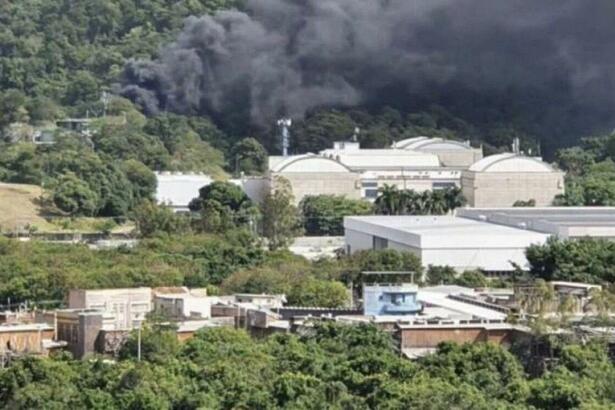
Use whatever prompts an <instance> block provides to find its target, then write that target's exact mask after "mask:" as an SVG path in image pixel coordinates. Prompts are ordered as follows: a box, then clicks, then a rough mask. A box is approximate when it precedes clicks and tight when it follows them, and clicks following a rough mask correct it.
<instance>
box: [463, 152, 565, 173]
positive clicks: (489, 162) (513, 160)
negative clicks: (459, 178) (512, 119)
mask: <svg viewBox="0 0 615 410" xmlns="http://www.w3.org/2000/svg"><path fill="white" fill-rule="evenodd" d="M469 171H473V172H555V170H554V169H553V168H552V167H551V166H550V165H549V164H547V163H546V162H543V161H542V160H541V159H539V158H533V157H526V156H522V155H517V154H514V153H510V152H509V153H504V154H496V155H490V156H488V157H485V158H483V159H481V160H479V161H477V162H475V163H474V164H472V166H471V167H470V168H469Z"/></svg>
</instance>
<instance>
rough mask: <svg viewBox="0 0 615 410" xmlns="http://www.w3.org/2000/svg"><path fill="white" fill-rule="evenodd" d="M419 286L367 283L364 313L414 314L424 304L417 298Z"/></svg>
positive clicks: (364, 296)
mask: <svg viewBox="0 0 615 410" xmlns="http://www.w3.org/2000/svg"><path fill="white" fill-rule="evenodd" d="M417 291H418V287H417V286H416V285H413V284H407V283H401V284H372V285H368V284H365V285H364V286H363V314H364V315H371V316H390V315H413V314H417V313H419V312H421V310H422V309H423V306H422V305H421V303H420V302H418V301H417V300H416V294H417Z"/></svg>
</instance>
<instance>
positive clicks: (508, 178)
mask: <svg viewBox="0 0 615 410" xmlns="http://www.w3.org/2000/svg"><path fill="white" fill-rule="evenodd" d="M461 187H462V190H463V195H464V196H465V198H466V199H467V201H468V205H469V206H470V207H511V206H513V205H514V203H515V202H516V201H520V200H521V201H529V200H534V201H535V202H536V206H549V205H551V204H552V202H553V200H554V199H555V197H556V196H557V195H560V194H563V193H564V173H563V172H561V171H557V170H555V169H554V168H553V167H551V166H550V165H549V164H547V163H546V162H543V161H542V160H540V159H539V158H534V157H527V156H524V155H521V154H515V153H505V154H497V155H491V156H488V157H485V158H483V159H481V160H480V161H478V162H476V163H474V164H472V166H470V168H468V169H467V170H464V171H463V172H462V174H461Z"/></svg>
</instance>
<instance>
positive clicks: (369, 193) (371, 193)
mask: <svg viewBox="0 0 615 410" xmlns="http://www.w3.org/2000/svg"><path fill="white" fill-rule="evenodd" d="M365 198H378V190H377V189H366V190H365Z"/></svg>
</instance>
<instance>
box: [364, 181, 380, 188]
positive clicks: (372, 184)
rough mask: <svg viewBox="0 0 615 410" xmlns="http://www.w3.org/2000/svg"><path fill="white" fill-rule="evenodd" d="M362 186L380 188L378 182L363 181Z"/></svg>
mask: <svg viewBox="0 0 615 410" xmlns="http://www.w3.org/2000/svg"><path fill="white" fill-rule="evenodd" d="M361 186H362V187H363V188H378V182H362V183H361Z"/></svg>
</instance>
